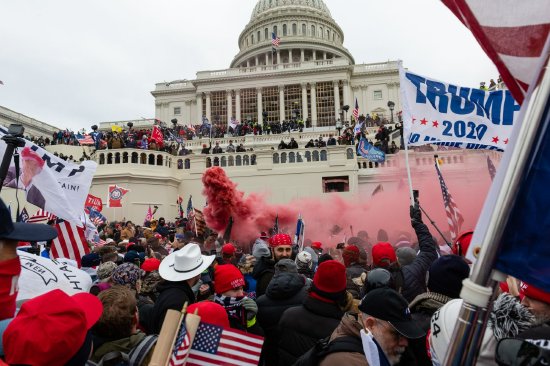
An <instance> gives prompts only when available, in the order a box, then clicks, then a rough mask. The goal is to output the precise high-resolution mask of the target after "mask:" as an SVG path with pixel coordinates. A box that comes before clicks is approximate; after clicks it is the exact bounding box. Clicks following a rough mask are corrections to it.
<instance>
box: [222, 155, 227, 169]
mask: <svg viewBox="0 0 550 366" xmlns="http://www.w3.org/2000/svg"><path fill="white" fill-rule="evenodd" d="M222 166H223V167H226V166H227V158H226V157H225V156H222Z"/></svg>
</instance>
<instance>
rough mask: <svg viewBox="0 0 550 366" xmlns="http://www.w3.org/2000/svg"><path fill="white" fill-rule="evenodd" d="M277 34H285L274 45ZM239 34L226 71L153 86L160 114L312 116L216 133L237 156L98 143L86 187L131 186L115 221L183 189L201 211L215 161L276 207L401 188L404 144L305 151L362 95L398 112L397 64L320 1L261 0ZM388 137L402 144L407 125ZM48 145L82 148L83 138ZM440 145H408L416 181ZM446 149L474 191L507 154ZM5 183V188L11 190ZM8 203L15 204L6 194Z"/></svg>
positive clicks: (429, 169)
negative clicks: (366, 153)
mask: <svg viewBox="0 0 550 366" xmlns="http://www.w3.org/2000/svg"><path fill="white" fill-rule="evenodd" d="M272 32H273V33H276V34H277V36H278V37H280V46H279V47H277V48H276V52H275V53H273V52H272V37H271V34H272ZM238 42H239V50H240V51H239V53H238V54H237V55H236V56H235V57H234V58H233V60H232V61H231V64H230V67H229V68H228V69H223V70H210V71H199V72H197V75H196V78H195V79H194V80H174V81H171V82H163V83H158V84H156V87H155V90H154V91H152V94H153V96H154V98H155V117H156V119H160V120H162V121H165V122H167V121H171V120H172V119H174V118H175V119H177V120H178V123H180V124H187V125H188V124H198V123H200V121H201V120H202V117H203V116H206V117H207V118H208V119H209V120H210V121H211V122H212V123H215V124H229V123H230V121H231V120H232V118H234V119H236V120H238V121H243V120H244V121H249V120H250V121H254V122H259V123H263V122H264V119H265V120H266V121H268V122H271V121H283V120H290V119H293V118H298V119H303V120H304V121H306V128H305V129H304V131H303V132H292V133H286V134H281V135H257V136H254V135H246V136H240V137H225V138H221V139H214V141H213V142H219V144H220V146H221V147H222V148H223V150H224V151H225V147H226V146H227V145H228V144H229V142H230V140H232V142H233V144H234V145H235V146H237V145H239V144H241V143H242V144H243V145H244V146H245V148H246V149H247V151H246V152H240V153H222V154H216V155H201V154H200V153H199V152H200V149H201V147H202V145H203V144H208V143H209V142H210V140H208V139H207V138H204V139H194V140H189V141H186V142H185V145H186V148H188V149H191V150H193V152H194V154H191V155H185V156H174V155H171V154H168V153H165V152H159V151H150V150H140V149H114V150H100V151H97V152H95V153H93V154H92V158H93V159H94V160H96V161H97V163H98V169H97V172H96V174H95V177H94V181H93V184H92V188H91V190H90V193H91V194H93V195H96V196H98V197H101V198H102V199H103V200H104V204H106V203H107V202H108V199H107V192H108V186H109V185H113V184H117V185H119V186H121V187H124V188H126V189H129V190H130V192H129V193H127V194H126V195H125V196H124V198H123V199H122V204H123V207H122V208H117V209H109V208H107V207H105V209H104V211H103V213H104V214H105V215H106V216H107V218H108V219H110V220H112V219H117V220H121V219H122V218H125V219H126V220H133V221H135V222H137V223H141V222H143V219H144V217H145V213H146V210H147V207H149V205H151V206H152V205H158V206H159V209H158V212H157V214H156V217H159V216H164V217H166V218H167V219H172V218H174V217H176V216H177V205H176V198H177V197H178V196H182V197H183V199H184V204H185V202H187V199H188V197H189V195H192V196H193V201H194V205H195V207H196V208H202V207H203V206H204V205H205V200H204V197H203V196H202V194H201V192H202V189H203V185H202V182H201V178H202V174H203V173H204V171H205V170H206V169H207V168H208V167H210V166H221V167H223V168H224V170H225V172H226V174H227V175H228V176H229V177H230V179H231V180H233V181H234V182H236V183H237V184H238V189H239V190H241V191H244V192H245V194H246V195H248V194H250V193H253V192H256V193H260V194H264V195H265V198H266V200H267V201H268V202H269V203H279V204H286V203H289V202H290V201H292V200H293V199H297V198H304V197H312V198H317V199H326V198H328V196H329V195H331V194H338V195H342V196H343V197H344V198H347V199H350V200H351V199H358V198H359V199H361V200H368V199H369V197H371V195H372V194H373V192H375V191H379V190H381V189H382V190H384V191H390V192H391V191H393V190H397V189H398V187H401V186H402V185H403V177H404V176H405V166H404V161H403V159H402V155H403V152H400V153H398V154H393V155H388V156H387V157H386V162H384V163H381V164H378V163H376V164H375V163H372V162H370V161H368V160H366V159H364V158H362V157H358V156H357V155H356V153H355V149H354V146H349V145H336V146H328V147H325V148H308V149H305V148H304V146H305V144H306V143H307V142H308V141H309V140H310V139H317V138H319V136H322V137H323V139H324V140H325V141H326V139H327V138H328V137H329V135H330V134H332V135H338V133H339V131H338V130H337V129H336V126H337V121H338V120H340V121H350V120H351V112H352V110H353V107H354V104H355V98H357V101H358V104H359V110H360V113H361V114H371V115H372V114H375V113H376V114H377V115H379V116H381V117H385V118H387V119H388V120H391V119H392V115H391V114H392V112H393V111H390V110H389V109H388V102H389V101H392V102H394V104H395V111H400V110H401V101H400V97H399V75H398V62H397V61H388V62H380V63H372V64H359V65H357V64H355V61H354V58H353V56H352V55H351V54H350V52H349V51H348V50H347V49H346V48H345V47H344V34H343V32H342V29H341V28H340V26H339V25H338V24H337V23H336V22H335V21H334V19H333V18H332V16H331V14H330V11H329V9H328V8H327V6H326V5H325V4H324V2H323V1H322V0H259V1H258V3H257V4H256V6H255V7H254V10H253V11H252V15H251V18H250V21H249V23H248V24H247V25H246V26H245V28H244V30H243V31H242V32H241V34H240V36H239V39H238ZM346 106H349V108H346ZM0 122H2V123H3V124H5V122H6V121H1V120H0ZM9 122H11V123H14V121H12V120H9ZM128 122H129V121H113V122H102V123H99V126H100V129H103V130H111V126H113V125H118V126H121V127H124V128H126V125H127V123H128ZM131 122H133V123H134V128H137V129H139V128H143V127H151V126H152V124H153V123H154V119H149V120H133V121H131ZM8 124H9V123H8ZM340 125H341V124H340ZM376 130H377V128H376V127H369V128H367V130H366V133H367V134H368V138H369V139H374V135H375V133H376ZM291 137H294V138H295V140H296V141H297V142H298V145H299V148H298V149H293V150H277V145H278V143H279V142H280V141H281V140H285V141H286V142H288V141H289V140H290V138H291ZM390 138H391V139H392V140H393V141H395V142H396V144H397V145H398V146H399V145H400V140H399V139H400V137H399V131H395V132H392V134H391V136H390ZM47 149H48V150H50V151H52V152H54V151H57V152H60V153H63V154H65V155H73V156H75V157H79V156H81V155H82V147H78V146H77V147H75V146H65V145H54V146H49V147H47ZM90 153H91V152H90ZM433 154H434V153H433V152H425V153H423V152H416V153H414V152H413V153H411V158H410V162H411V170H412V174H413V180H414V181H415V183H417V184H418V185H421V184H422V181H423V180H427V181H431V180H434V179H436V176H435V172H434V167H433ZM439 155H440V157H441V158H442V160H443V161H444V162H445V164H446V166H445V178H446V180H447V181H448V182H449V181H452V180H458V181H460V184H462V185H463V187H465V189H471V190H475V189H476V187H477V185H478V183H479V180H480V179H489V178H488V176H487V168H486V164H485V160H486V156H487V155H491V158H492V159H493V161H494V162H495V164H498V161H499V160H500V155H499V154H498V153H495V152H489V151H467V150H455V151H442V152H439ZM472 163H473V164H472ZM483 164H485V166H484V165H483ZM6 191H7V192H6V193H3V195H4V194H7V195H12V193H13V192H10V190H6ZM335 192H337V193H335ZM5 200H6V201H7V202H9V201H10V197H8V198H7V199H5ZM27 207H28V204H27ZM30 212H31V211H30ZM442 212H443V211H442Z"/></svg>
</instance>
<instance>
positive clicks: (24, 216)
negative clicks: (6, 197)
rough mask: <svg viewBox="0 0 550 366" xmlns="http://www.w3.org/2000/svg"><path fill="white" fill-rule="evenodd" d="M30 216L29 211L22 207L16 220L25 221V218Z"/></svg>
mask: <svg viewBox="0 0 550 366" xmlns="http://www.w3.org/2000/svg"><path fill="white" fill-rule="evenodd" d="M29 218H30V216H29V213H28V212H27V209H26V208H25V207H23V210H22V211H21V213H20V214H19V217H18V218H17V222H27V220H28V219H29Z"/></svg>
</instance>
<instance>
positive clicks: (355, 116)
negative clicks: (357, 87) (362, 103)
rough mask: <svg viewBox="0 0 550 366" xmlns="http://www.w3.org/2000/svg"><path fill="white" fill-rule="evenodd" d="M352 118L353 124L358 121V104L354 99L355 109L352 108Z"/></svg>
mask: <svg viewBox="0 0 550 366" xmlns="http://www.w3.org/2000/svg"><path fill="white" fill-rule="evenodd" d="M352 114H353V117H354V118H355V122H357V120H358V119H359V103H357V98H355V108H353V112H352Z"/></svg>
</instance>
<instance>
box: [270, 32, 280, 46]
mask: <svg viewBox="0 0 550 366" xmlns="http://www.w3.org/2000/svg"><path fill="white" fill-rule="evenodd" d="M280 44H281V39H280V38H279V37H277V35H276V34H275V32H271V45H272V46H273V47H279V45H280Z"/></svg>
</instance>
